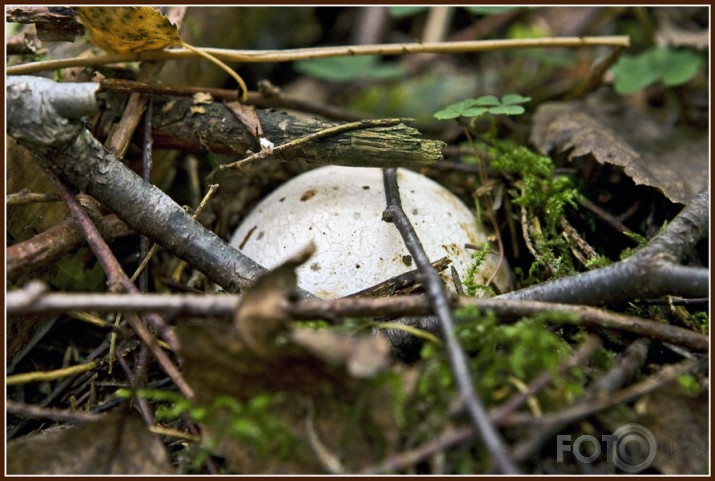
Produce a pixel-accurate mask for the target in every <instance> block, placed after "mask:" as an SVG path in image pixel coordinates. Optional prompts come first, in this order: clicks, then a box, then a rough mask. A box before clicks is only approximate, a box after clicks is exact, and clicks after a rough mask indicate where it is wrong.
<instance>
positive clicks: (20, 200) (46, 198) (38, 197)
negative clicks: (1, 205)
mask: <svg viewBox="0 0 715 481" xmlns="http://www.w3.org/2000/svg"><path fill="white" fill-rule="evenodd" d="M59 200H60V198H59V196H58V195H57V194H43V193H39V192H27V191H26V190H25V189H23V190H21V191H20V192H15V193H14V194H8V195H7V197H6V198H5V205H7V206H11V205H25V204H34V203H36V202H57V201H59Z"/></svg>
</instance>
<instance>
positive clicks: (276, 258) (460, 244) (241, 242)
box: [231, 166, 510, 298]
mask: <svg viewBox="0 0 715 481" xmlns="http://www.w3.org/2000/svg"><path fill="white" fill-rule="evenodd" d="M397 181H398V185H399V187H400V197H401V200H402V207H403V209H404V210H405V212H406V213H407V216H408V217H409V219H410V221H411V222H412V225H413V226H414V228H415V231H416V232H417V235H418V236H419V238H420V240H421V242H422V245H423V247H424V249H425V251H426V253H427V255H428V257H429V259H430V261H432V262H434V261H436V260H438V259H440V258H442V257H445V256H447V257H449V258H450V259H451V261H452V265H454V267H455V268H456V270H457V272H458V273H459V276H460V278H461V279H462V280H465V279H466V276H467V272H468V269H469V266H470V265H471V263H472V259H471V253H472V251H471V250H469V249H467V248H465V245H466V244H472V245H477V246H478V245H481V244H482V243H484V242H487V235H486V233H485V231H484V228H483V226H482V225H481V224H480V223H479V222H478V220H477V219H475V216H474V214H473V213H472V212H471V211H470V210H469V209H468V208H467V207H466V206H465V205H464V204H463V203H462V202H461V201H460V200H459V199H458V198H457V197H456V196H455V195H454V194H452V193H451V192H449V191H448V190H447V189H446V188H444V187H442V186H441V185H439V184H438V183H436V182H434V181H433V180H431V179H428V178H427V177H425V176H423V175H421V174H418V173H415V172H412V171H409V170H406V169H398V171H397ZM385 207H386V201H385V190H384V185H383V177H382V170H381V169H377V168H361V167H340V166H329V167H321V168H318V169H315V170H311V171H309V172H306V173H304V174H302V175H299V176H298V177H296V178H294V179H292V180H290V181H288V182H286V183H285V184H283V185H282V186H280V187H279V188H278V189H276V190H275V191H273V192H272V193H271V194H270V195H269V196H268V197H266V198H265V199H263V200H262V201H261V202H260V203H259V204H258V205H257V206H256V207H255V208H254V209H253V210H252V211H251V213H250V214H249V215H248V216H247V217H246V218H245V219H244V221H243V222H242V223H241V225H240V226H239V227H238V229H237V230H236V232H235V233H234V235H233V238H232V239H231V245H232V246H233V247H235V248H237V249H239V250H241V251H242V252H243V253H244V254H245V255H247V256H248V257H250V258H251V259H253V260H254V261H256V262H258V263H259V264H261V265H263V266H264V267H266V268H268V269H272V268H274V267H276V266H277V265H279V264H280V263H282V262H283V261H285V260H286V259H288V258H290V257H292V256H293V255H294V254H296V253H297V252H298V251H300V250H301V249H302V248H303V247H305V245H306V244H308V243H309V242H310V241H313V242H314V243H315V248H316V250H315V254H314V255H313V256H312V257H311V258H310V259H308V261H307V262H306V263H305V264H303V265H302V266H300V268H298V270H297V274H298V285H299V286H300V287H302V288H303V289H305V290H307V291H310V292H312V293H313V294H315V295H317V296H320V297H324V298H336V297H342V296H346V295H349V294H352V293H355V292H358V291H361V290H363V289H366V288H368V287H371V286H373V285H375V284H378V283H380V282H383V281H385V280H388V279H390V278H391V277H394V276H396V275H399V274H402V273H404V272H407V271H410V270H413V269H416V268H417V266H416V265H415V263H414V262H413V260H412V256H410V253H409V251H408V249H407V246H406V245H405V244H404V242H403V240H402V237H401V236H400V234H399V232H398V231H397V228H396V227H395V226H394V225H393V224H391V223H389V222H386V221H384V220H382V213H383V211H384V210H385ZM497 264H498V256H497V255H496V254H490V255H489V256H488V257H487V260H486V261H485V262H484V263H483V264H482V272H480V274H479V278H477V279H475V281H476V282H477V283H482V284H483V283H485V282H486V281H487V280H488V279H489V278H490V277H491V275H492V273H493V272H494V269H495V268H496V266H497ZM448 272H449V269H447V270H445V271H443V272H442V277H443V278H444V279H445V282H446V284H447V286H448V287H450V288H451V289H452V290H454V287H453V282H452V280H451V278H450V277H449V276H448V274H447V273H448ZM494 283H495V284H496V286H497V288H498V290H500V291H502V292H503V291H506V290H508V289H509V284H510V274H509V272H508V268H507V267H506V266H505V265H504V266H502V268H501V269H500V272H499V274H498V275H497V276H496V278H495V280H494Z"/></svg>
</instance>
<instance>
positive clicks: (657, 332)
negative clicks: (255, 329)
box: [5, 283, 710, 352]
mask: <svg viewBox="0 0 715 481" xmlns="http://www.w3.org/2000/svg"><path fill="white" fill-rule="evenodd" d="M239 299H240V297H239V296H235V295H234V296H227V295H214V296H207V295H204V294H202V295H194V294H174V295H171V296H168V295H165V294H141V295H125V294H109V293H108V294H81V293H43V291H42V289H41V288H40V287H39V286H38V284H37V283H31V284H28V286H27V287H26V288H25V289H20V290H16V291H10V292H8V293H7V294H6V299H5V304H6V309H7V313H8V314H19V313H29V312H65V311H69V310H93V311H97V312H113V311H117V310H120V311H124V312H164V313H166V314H167V315H174V314H178V313H188V314H192V315H197V316H231V315H233V313H234V312H235V310H236V306H237V305H238V302H239ZM469 306H473V307H476V308H477V309H480V310H482V311H492V312H494V313H495V314H497V315H499V317H500V319H501V320H502V321H503V322H508V321H514V320H517V319H521V318H522V317H527V316H533V315H536V314H543V313H545V312H554V313H566V314H571V316H570V317H568V318H564V316H557V317H558V322H566V323H568V324H571V325H574V326H580V327H585V328H591V329H614V330H620V331H624V332H630V333H632V334H636V335H639V336H643V337H647V338H650V339H655V340H658V341H663V342H670V343H672V344H676V345H678V346H682V347H685V348H687V349H692V350H694V351H697V352H707V351H708V349H709V347H710V342H709V338H708V336H706V335H704V334H700V333H698V332H693V331H691V330H688V329H684V328H682V327H677V326H672V325H669V324H665V323H662V322H655V321H649V320H646V319H640V318H638V317H634V316H626V315H623V314H617V313H614V312H610V311H607V310H604V309H598V308H595V307H587V306H574V305H570V304H558V303H550V302H541V301H527V300H510V299H498V298H489V299H479V298H474V297H460V298H458V299H456V300H455V301H454V302H452V303H451V305H450V307H451V308H453V309H456V308H463V307H469ZM288 310H289V314H290V316H291V317H292V318H293V319H295V320H314V319H325V320H327V321H332V320H335V319H336V318H337V319H339V318H344V317H378V316H382V317H394V316H427V315H430V314H433V313H434V311H433V309H432V307H431V306H430V304H429V302H428V301H427V299H425V298H424V297H423V296H393V297H376V298H359V297H344V298H340V299H303V300H299V301H296V302H294V303H292V304H291V305H290V306H289V308H288ZM416 326H417V327H419V328H421V329H425V330H429V331H430V332H433V333H434V332H435V329H432V330H430V329H429V328H428V327H426V326H424V325H421V324H420V323H417V324H416Z"/></svg>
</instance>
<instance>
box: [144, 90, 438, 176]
mask: <svg viewBox="0 0 715 481" xmlns="http://www.w3.org/2000/svg"><path fill="white" fill-rule="evenodd" d="M192 104H193V100H192V99H186V98H179V97H165V98H160V99H156V100H155V103H154V116H153V118H152V125H154V129H153V131H152V134H153V137H154V147H155V148H167V149H169V148H170V149H180V150H184V151H193V152H199V151H207V150H208V151H211V152H216V153H221V154H228V155H236V156H238V157H241V158H242V157H245V156H246V155H247V151H251V152H257V151H259V150H260V146H259V144H258V139H257V138H256V137H254V136H253V135H252V133H251V132H249V131H248V130H247V129H246V127H245V126H244V125H243V124H242V123H241V122H239V120H238V119H237V118H236V116H235V115H234V114H233V113H232V112H231V111H230V109H228V108H227V107H226V106H225V105H224V104H222V103H220V102H212V103H209V104H200V105H192ZM192 107H193V109H192ZM257 113H258V117H259V119H260V120H261V125H262V126H263V131H264V137H265V138H267V139H268V140H270V141H271V142H273V144H274V145H276V146H278V145H281V144H283V143H286V142H289V141H291V140H295V139H297V138H299V137H303V136H305V135H308V134H311V133H314V132H317V131H319V130H322V129H325V128H328V127H331V126H335V125H339V124H337V123H334V122H325V121H320V120H317V119H304V118H300V117H297V116H294V115H291V114H288V113H285V112H278V111H275V110H262V109H258V110H257ZM444 145H445V144H444V143H443V142H440V141H436V140H430V139H425V138H423V137H422V136H421V134H420V133H419V131H417V130H416V129H414V128H412V127H408V126H406V125H404V124H399V125H396V126H392V127H378V128H371V129H364V130H355V131H350V132H345V133H341V134H337V135H335V136H330V137H326V138H323V139H320V140H317V141H315V142H309V143H307V144H304V145H302V146H300V147H299V148H296V149H291V150H289V151H287V152H285V153H281V154H278V155H279V157H280V158H282V159H283V160H286V161H292V160H305V161H308V162H314V163H317V164H331V165H347V166H352V167H412V168H416V167H421V166H426V165H433V164H435V163H437V162H438V161H439V160H441V159H442V149H443V147H444Z"/></svg>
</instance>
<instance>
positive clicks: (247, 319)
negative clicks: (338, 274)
mask: <svg viewBox="0 0 715 481" xmlns="http://www.w3.org/2000/svg"><path fill="white" fill-rule="evenodd" d="M314 252H315V245H314V244H313V243H312V242H311V243H310V244H308V246H306V247H305V248H304V249H303V250H302V251H301V252H299V253H298V254H297V255H296V256H294V257H293V258H292V259H289V260H287V261H286V262H284V263H283V264H281V265H280V266H278V267H276V268H275V269H273V270H272V271H270V272H268V273H267V274H264V275H263V276H261V277H259V278H258V279H257V280H256V282H254V284H253V285H252V286H251V288H250V289H247V290H246V292H245V293H244V294H243V296H242V297H241V302H240V303H239V305H238V309H237V310H236V317H235V323H236V328H237V329H238V332H239V333H240V334H241V337H242V338H243V340H244V342H245V343H246V344H247V345H248V346H249V347H250V348H251V350H253V352H254V354H258V355H261V356H266V355H267V354H268V353H269V351H270V350H271V349H272V347H273V346H274V345H275V342H274V341H275V339H276V336H277V335H278V334H279V333H281V332H284V331H286V330H287V329H288V323H287V319H286V309H287V307H288V302H289V298H290V296H291V294H293V291H294V290H295V289H296V286H297V283H298V276H297V274H296V273H295V269H296V268H297V267H298V266H300V265H301V264H303V263H304V262H305V261H306V260H307V259H308V258H309V257H310V256H311V255H312V254H313V253H314Z"/></svg>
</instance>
